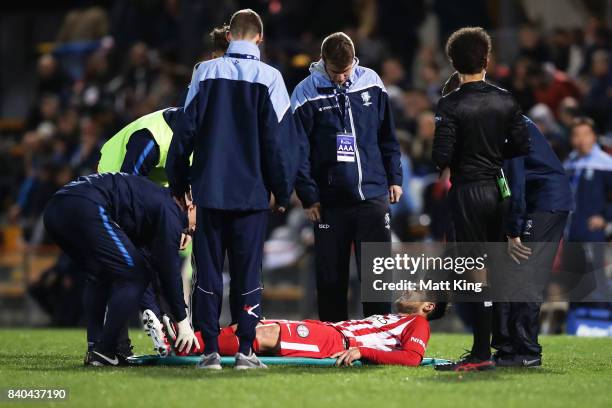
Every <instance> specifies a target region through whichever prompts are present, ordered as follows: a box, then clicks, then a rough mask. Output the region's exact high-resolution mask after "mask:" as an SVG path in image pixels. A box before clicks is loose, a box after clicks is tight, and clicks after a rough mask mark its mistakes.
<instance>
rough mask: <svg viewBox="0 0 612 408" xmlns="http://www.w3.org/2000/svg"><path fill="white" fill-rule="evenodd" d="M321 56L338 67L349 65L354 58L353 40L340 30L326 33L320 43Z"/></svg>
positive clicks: (327, 62) (326, 61)
mask: <svg viewBox="0 0 612 408" xmlns="http://www.w3.org/2000/svg"><path fill="white" fill-rule="evenodd" d="M321 58H323V61H324V62H325V63H326V64H331V65H333V66H335V67H338V68H344V67H347V66H349V65H351V64H352V63H353V59H355V46H354V45H353V40H351V38H350V37H349V36H348V35H346V34H344V33H342V32H337V33H333V34H330V35H328V36H327V37H325V39H324V40H323V42H322V43H321Z"/></svg>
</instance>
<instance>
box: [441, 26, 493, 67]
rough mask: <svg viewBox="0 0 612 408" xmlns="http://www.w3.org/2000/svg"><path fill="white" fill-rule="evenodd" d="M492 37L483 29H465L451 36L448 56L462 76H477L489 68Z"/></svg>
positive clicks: (447, 46) (447, 43)
mask: <svg viewBox="0 0 612 408" xmlns="http://www.w3.org/2000/svg"><path fill="white" fill-rule="evenodd" d="M490 52H491V37H489V34H487V32H486V31H485V30H484V29H482V28H481V27H464V28H460V29H459V30H457V31H455V32H454V33H452V34H451V36H450V37H449V39H448V41H447V42H446V55H447V56H448V58H449V59H450V60H451V63H452V64H453V68H455V70H457V71H458V72H459V73H460V74H477V73H479V72H480V71H482V70H483V69H484V68H486V66H487V57H488V55H489V53H490Z"/></svg>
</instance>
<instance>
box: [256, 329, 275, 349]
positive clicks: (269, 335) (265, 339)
mask: <svg viewBox="0 0 612 408" xmlns="http://www.w3.org/2000/svg"><path fill="white" fill-rule="evenodd" d="M255 338H256V339H257V342H258V343H259V351H260V352H270V351H274V350H275V349H276V347H277V346H278V343H279V338H280V326H279V325H278V324H267V325H262V326H257V328H256V330H255Z"/></svg>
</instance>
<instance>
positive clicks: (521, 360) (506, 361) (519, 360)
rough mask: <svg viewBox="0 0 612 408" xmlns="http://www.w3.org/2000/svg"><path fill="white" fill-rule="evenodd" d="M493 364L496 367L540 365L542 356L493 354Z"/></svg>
mask: <svg viewBox="0 0 612 408" xmlns="http://www.w3.org/2000/svg"><path fill="white" fill-rule="evenodd" d="M494 360H495V365H496V366H498V367H526V368H531V367H540V366H542V357H541V356H538V355H518V354H504V355H498V354H496V355H495V356H494Z"/></svg>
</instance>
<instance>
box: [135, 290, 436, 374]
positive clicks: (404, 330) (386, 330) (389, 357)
mask: <svg viewBox="0 0 612 408" xmlns="http://www.w3.org/2000/svg"><path fill="white" fill-rule="evenodd" d="M395 306H396V309H397V312H396V313H391V314H387V315H373V316H370V317H367V318H365V319H361V320H346V321H342V322H337V323H329V322H321V321H319V320H303V321H294V320H262V321H261V322H260V323H259V324H258V326H257V329H256V339H255V342H254V345H253V347H254V351H255V353H257V354H259V355H267V356H277V357H289V358H291V357H305V358H336V359H337V361H336V365H351V364H352V363H353V361H356V360H366V361H368V362H371V363H375V364H390V365H404V366H418V365H419V364H420V363H421V360H422V359H423V357H424V356H425V349H426V347H427V342H428V341H429V335H430V330H429V321H430V320H435V319H439V318H440V317H442V316H443V315H444V314H445V312H446V307H447V304H446V302H435V303H434V302H423V301H415V300H410V295H409V294H404V295H403V296H402V297H400V298H399V299H398V300H397V301H396V302H395ZM145 330H146V331H147V333H148V334H149V335H150V336H151V338H152V340H153V342H154V347H155V350H156V351H158V350H160V349H163V350H170V347H168V346H164V344H165V345H170V344H173V341H168V338H167V337H169V339H173V338H174V337H175V334H174V332H175V331H174V328H173V324H172V323H171V322H170V320H169V319H168V318H167V316H164V324H163V325H162V324H161V323H160V322H159V321H154V322H151V323H149V324H145ZM235 332H236V326H235V325H234V326H229V327H225V328H223V329H222V330H221V333H220V334H219V353H220V354H221V355H223V356H233V355H235V354H236V352H237V351H238V337H236V334H235ZM166 336H167V337H166ZM196 337H197V338H198V342H199V343H200V344H199V346H200V347H199V350H200V352H201V350H203V349H204V347H203V346H204V344H203V341H202V337H201V336H200V333H199V332H196ZM160 342H161V343H160ZM170 352H172V351H170ZM174 353H175V354H176V355H177V356H188V355H196V354H199V353H198V352H197V350H196V349H195V347H194V348H193V349H192V350H190V351H189V352H185V351H183V352H180V351H175V352H174ZM160 354H161V353H160ZM167 354H168V353H166V352H165V351H164V354H162V355H167Z"/></svg>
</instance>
